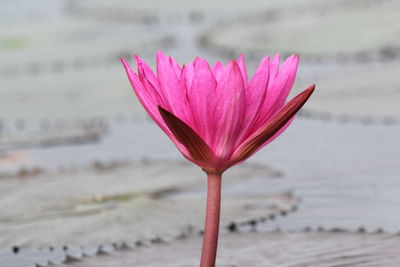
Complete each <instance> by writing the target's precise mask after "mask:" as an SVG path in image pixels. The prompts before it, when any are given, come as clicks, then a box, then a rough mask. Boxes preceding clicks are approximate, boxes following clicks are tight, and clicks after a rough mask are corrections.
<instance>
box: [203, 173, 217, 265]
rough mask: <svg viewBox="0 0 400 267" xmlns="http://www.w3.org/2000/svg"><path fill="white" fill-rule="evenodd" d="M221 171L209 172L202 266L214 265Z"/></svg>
mask: <svg viewBox="0 0 400 267" xmlns="http://www.w3.org/2000/svg"><path fill="white" fill-rule="evenodd" d="M221 180H222V179H221V173H207V184H208V186H207V208H206V222H205V227H204V236H203V248H202V251H201V261H200V267H214V266H215V259H216V256H217V247H218V232H219V217H220V210H221Z"/></svg>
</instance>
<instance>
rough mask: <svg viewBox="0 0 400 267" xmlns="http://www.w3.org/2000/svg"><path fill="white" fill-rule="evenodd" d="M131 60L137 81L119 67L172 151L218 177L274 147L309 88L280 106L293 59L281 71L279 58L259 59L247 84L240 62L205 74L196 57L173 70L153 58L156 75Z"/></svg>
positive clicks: (172, 65) (173, 65) (169, 62)
mask: <svg viewBox="0 0 400 267" xmlns="http://www.w3.org/2000/svg"><path fill="white" fill-rule="evenodd" d="M135 58H136V62H137V73H135V72H134V71H132V69H131V68H130V66H129V65H128V63H126V61H125V60H124V59H121V60H122V63H123V64H124V67H125V69H126V72H127V74H128V77H129V80H130V82H131V85H132V87H133V89H134V91H135V93H136V95H137V97H138V98H139V100H140V102H141V104H142V105H143V107H144V108H145V109H146V111H147V112H148V113H149V115H150V116H151V118H152V119H153V120H154V121H155V122H156V123H157V124H158V126H159V127H160V128H161V129H162V130H163V131H164V132H165V133H166V134H167V135H168V136H169V137H170V138H171V139H172V141H173V142H174V143H175V145H176V146H177V148H178V149H179V151H180V152H181V153H182V154H183V155H184V156H185V157H186V158H187V159H189V160H191V161H192V162H194V163H195V164H197V165H198V166H200V167H201V168H203V169H204V170H205V171H207V172H209V173H222V172H223V171H225V170H226V169H228V168H229V167H231V166H233V165H235V164H237V163H239V162H242V161H244V160H246V159H247V158H249V157H250V156H251V155H252V154H254V153H255V152H256V151H257V150H259V149H261V148H262V147H264V146H265V145H267V144H268V143H270V142H271V141H272V140H274V139H275V138H276V137H277V136H278V135H280V134H281V133H282V132H283V131H284V130H285V129H286V128H287V126H288V125H289V124H290V123H291V121H292V120H293V118H294V116H295V114H296V113H297V111H298V110H299V109H300V108H301V107H302V106H303V104H304V103H305V102H306V101H307V99H308V98H309V96H310V95H311V94H312V92H313V90H314V87H315V86H314V85H312V86H310V87H309V88H308V89H306V90H305V91H303V92H302V93H300V94H299V95H297V96H296V97H294V98H293V99H292V100H291V101H289V102H288V103H286V104H285V101H286V98H287V97H288V94H289V92H290V89H291V88H292V85H293V82H294V80H295V77H296V71H297V65H298V60H299V58H298V56H295V55H292V56H290V57H289V58H287V59H286V60H285V61H284V62H283V64H282V65H281V66H280V56H279V54H278V55H276V56H275V57H274V58H273V59H272V60H270V58H269V56H266V57H265V58H264V59H263V60H262V61H261V63H260V65H259V67H258V69H257V70H256V72H255V74H254V76H253V77H252V78H251V79H250V81H249V80H248V77H247V70H246V65H245V62H244V59H243V56H240V57H239V58H238V60H237V61H235V60H231V61H230V62H229V63H228V64H227V65H226V66H223V65H222V64H221V63H220V62H217V63H216V64H215V65H214V66H213V67H212V68H211V67H210V65H209V64H208V63H207V61H205V60H204V59H201V58H199V57H197V58H196V59H195V60H194V61H193V62H189V63H187V64H185V65H183V66H180V65H179V64H178V63H177V62H176V61H175V60H174V59H173V58H172V57H167V56H165V55H164V54H163V53H162V52H158V53H157V70H156V74H155V73H154V72H153V71H152V70H151V69H150V67H149V66H148V65H147V64H146V63H145V62H144V61H143V60H141V59H140V58H139V56H135Z"/></svg>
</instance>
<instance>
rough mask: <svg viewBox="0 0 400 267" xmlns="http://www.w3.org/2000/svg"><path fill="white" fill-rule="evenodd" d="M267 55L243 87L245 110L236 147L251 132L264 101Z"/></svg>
mask: <svg viewBox="0 0 400 267" xmlns="http://www.w3.org/2000/svg"><path fill="white" fill-rule="evenodd" d="M269 61H270V59H269V56H266V57H264V59H263V60H262V61H261V62H260V65H259V66H258V68H257V70H256V72H255V74H254V76H253V78H252V79H251V81H250V83H249V84H248V86H247V88H246V89H245V95H246V110H245V115H244V118H243V126H242V130H241V133H240V136H239V137H238V138H237V140H236V145H235V147H237V146H238V145H239V144H241V143H242V142H243V140H244V139H246V138H247V137H248V136H249V135H250V134H251V132H250V131H251V129H252V127H253V124H254V123H255V121H256V120H257V118H258V115H259V112H260V110H261V106H262V104H263V103H264V99H265V96H266V94H267V88H268V80H269V73H270V70H269V68H270V67H269V64H270V62H269Z"/></svg>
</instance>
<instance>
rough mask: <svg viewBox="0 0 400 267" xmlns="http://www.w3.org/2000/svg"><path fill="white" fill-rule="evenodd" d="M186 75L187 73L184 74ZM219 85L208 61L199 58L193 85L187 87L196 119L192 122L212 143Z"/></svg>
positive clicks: (195, 64) (203, 136) (208, 142)
mask: <svg viewBox="0 0 400 267" xmlns="http://www.w3.org/2000/svg"><path fill="white" fill-rule="evenodd" d="M184 75H186V73H185V74H184ZM216 87H217V82H216V81H215V78H214V75H213V74H212V72H211V69H210V66H209V65H208V63H207V61H205V60H204V59H201V58H197V59H196V60H195V63H194V77H193V80H192V84H191V87H190V88H188V89H187V96H188V99H189V104H190V107H191V109H192V114H193V118H194V120H192V122H191V123H190V125H191V126H192V127H194V128H195V129H196V131H197V132H198V133H199V135H200V136H201V137H202V138H203V139H204V140H205V142H206V143H207V144H209V145H210V144H211V141H212V138H213V136H214V135H215V128H216V127H213V125H215V124H214V114H213V112H212V110H213V108H214V101H215V99H214V92H215V89H216Z"/></svg>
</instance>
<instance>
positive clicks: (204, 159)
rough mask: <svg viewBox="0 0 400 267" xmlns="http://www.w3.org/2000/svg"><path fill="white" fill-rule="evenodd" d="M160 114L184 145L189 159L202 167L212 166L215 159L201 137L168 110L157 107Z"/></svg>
mask: <svg viewBox="0 0 400 267" xmlns="http://www.w3.org/2000/svg"><path fill="white" fill-rule="evenodd" d="M158 109H159V111H160V114H161V116H162V117H163V119H164V121H165V123H166V124H167V126H168V128H169V129H170V130H171V132H172V133H173V134H174V135H175V137H176V139H177V140H178V141H179V142H180V143H181V144H182V145H184V146H185V147H186V149H187V150H188V151H189V154H190V156H191V157H190V158H189V159H190V160H192V161H193V162H195V163H196V164H198V165H200V166H201V167H203V168H212V164H213V162H214V160H215V157H214V154H213V152H212V151H211V149H210V147H209V146H208V145H207V144H206V143H205V142H204V141H203V140H202V139H201V137H200V136H199V135H198V134H197V133H196V132H195V131H194V130H193V129H192V128H190V126H188V125H187V124H186V123H184V122H183V121H182V120H180V119H179V118H177V117H176V116H175V115H173V114H172V113H170V112H169V111H167V110H165V109H163V108H162V107H160V106H159V107H158Z"/></svg>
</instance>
